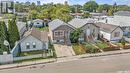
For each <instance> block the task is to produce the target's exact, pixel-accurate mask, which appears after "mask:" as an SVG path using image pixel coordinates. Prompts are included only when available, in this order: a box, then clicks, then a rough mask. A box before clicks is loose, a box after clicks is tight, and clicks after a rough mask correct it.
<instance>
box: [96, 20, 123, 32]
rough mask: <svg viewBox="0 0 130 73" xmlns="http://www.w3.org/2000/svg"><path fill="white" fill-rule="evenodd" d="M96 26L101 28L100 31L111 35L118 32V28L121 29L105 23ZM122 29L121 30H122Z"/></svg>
mask: <svg viewBox="0 0 130 73" xmlns="http://www.w3.org/2000/svg"><path fill="white" fill-rule="evenodd" d="M95 25H96V26H98V27H99V28H100V30H102V31H105V32H108V33H111V32H113V31H114V30H116V29H117V28H120V27H119V26H116V25H112V24H105V23H101V22H98V23H95ZM120 29H121V28H120Z"/></svg>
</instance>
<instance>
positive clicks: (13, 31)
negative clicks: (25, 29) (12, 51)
mask: <svg viewBox="0 0 130 73" xmlns="http://www.w3.org/2000/svg"><path fill="white" fill-rule="evenodd" d="M8 35H9V43H10V47H11V48H13V47H14V46H15V42H16V41H18V40H19V39H20V36H19V31H18V27H17V25H16V19H15V18H13V19H12V20H9V21H8Z"/></svg>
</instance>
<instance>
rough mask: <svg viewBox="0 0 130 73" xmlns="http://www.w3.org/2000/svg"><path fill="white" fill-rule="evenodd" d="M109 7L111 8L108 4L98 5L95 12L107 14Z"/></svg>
mask: <svg viewBox="0 0 130 73" xmlns="http://www.w3.org/2000/svg"><path fill="white" fill-rule="evenodd" d="M110 7H111V6H110V5H108V4H103V5H99V6H98V8H97V11H98V12H103V11H104V10H105V11H106V12H108V10H109V9H110Z"/></svg>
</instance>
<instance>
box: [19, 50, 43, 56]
mask: <svg viewBox="0 0 130 73" xmlns="http://www.w3.org/2000/svg"><path fill="white" fill-rule="evenodd" d="M36 54H43V51H41V50H37V51H30V52H22V53H20V54H18V56H30V55H36Z"/></svg>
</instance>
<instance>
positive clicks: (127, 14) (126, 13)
mask: <svg viewBox="0 0 130 73" xmlns="http://www.w3.org/2000/svg"><path fill="white" fill-rule="evenodd" d="M114 15H120V16H130V11H118V12H116V13H114Z"/></svg>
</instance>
